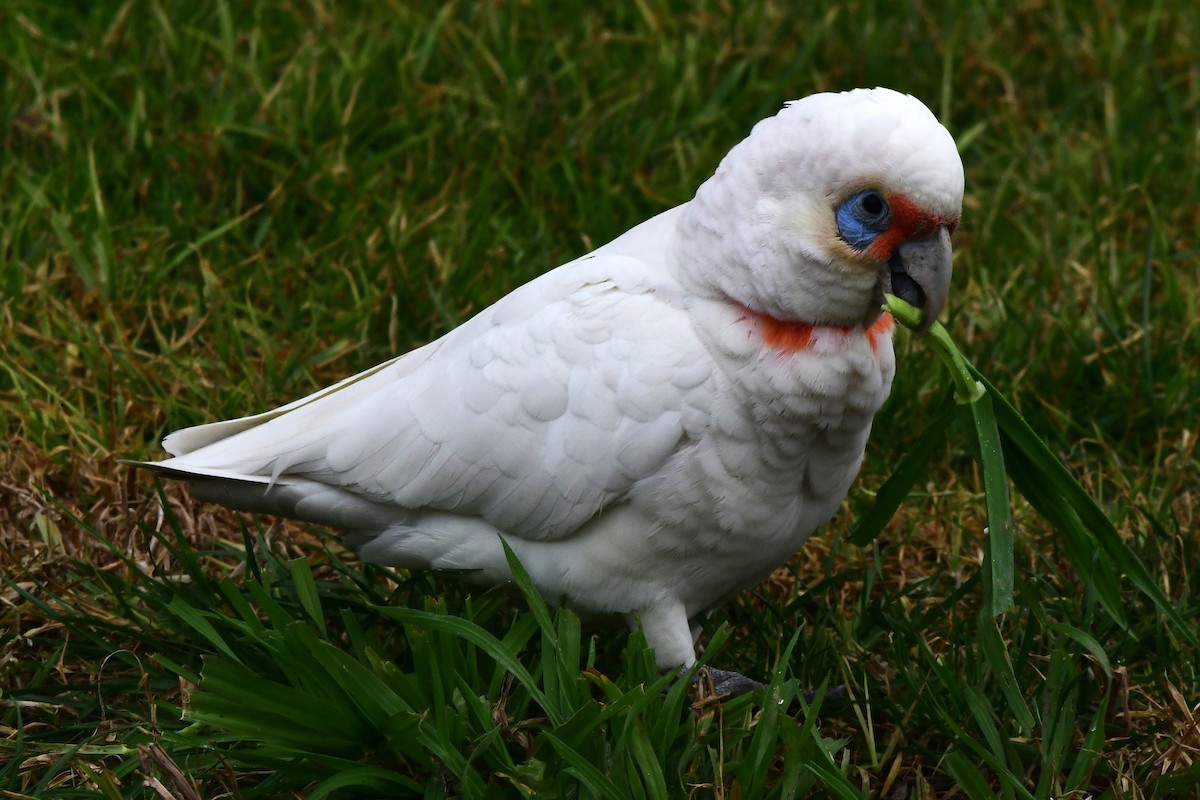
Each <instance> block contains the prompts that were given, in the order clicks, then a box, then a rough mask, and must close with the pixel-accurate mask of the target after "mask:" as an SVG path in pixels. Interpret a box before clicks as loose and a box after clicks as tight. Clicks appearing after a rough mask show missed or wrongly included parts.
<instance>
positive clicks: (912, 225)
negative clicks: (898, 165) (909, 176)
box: [867, 194, 958, 261]
mask: <svg viewBox="0 0 1200 800" xmlns="http://www.w3.org/2000/svg"><path fill="white" fill-rule="evenodd" d="M888 203H889V205H890V206H891V209H892V223H891V224H890V225H888V229H887V230H886V231H884V232H883V233H881V234H879V236H877V237H875V241H873V242H871V244H870V246H869V247H868V248H867V252H868V253H870V254H871V257H872V258H875V259H876V260H878V261H887V260H888V259H889V258H891V257H892V251H893V250H895V249H896V247H897V245H901V244H903V243H904V242H910V241H912V240H913V239H922V238H924V237H926V236H928V235H929V234H931V233H933V231H934V230H935V229H936V228H937V227H938V226H939V225H945V226H947V227H948V228H949V229H950V232H951V233H954V229H955V228H956V227H958V217H942V216H935V215H933V214H930V213H928V212H926V211H924V210H923V209H922V208H921V207H920V206H918V205H917V204H916V203H914V202H913V201H912V200H909V199H908V198H907V197H905V196H904V195H902V194H893V195H891V196H889V197H888Z"/></svg>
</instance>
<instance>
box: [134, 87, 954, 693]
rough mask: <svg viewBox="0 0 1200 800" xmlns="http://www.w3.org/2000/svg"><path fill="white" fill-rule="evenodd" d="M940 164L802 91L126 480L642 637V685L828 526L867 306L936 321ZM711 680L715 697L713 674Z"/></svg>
mask: <svg viewBox="0 0 1200 800" xmlns="http://www.w3.org/2000/svg"><path fill="white" fill-rule="evenodd" d="M962 197H963V167H962V162H961V160H960V159H959V156H958V151H957V149H956V147H955V143H954V140H953V138H952V137H951V136H950V134H949V133H948V132H947V131H946V129H945V128H944V127H942V125H941V124H939V123H938V121H937V119H936V118H935V117H934V115H933V114H932V113H931V112H930V111H929V109H928V108H926V107H925V106H924V105H923V104H922V103H921V102H920V101H919V100H916V99H915V98H913V97H910V96H907V95H904V94H900V93H898V92H895V91H892V90H889V89H869V90H865V89H860V90H855V91H851V92H845V93H839V94H817V95H812V96H810V97H806V98H804V99H802V100H797V101H794V102H791V103H788V104H787V105H786V106H785V107H784V108H783V110H781V111H780V112H779V113H778V114H776V115H775V116H773V117H770V118H769V119H766V120H763V121H762V122H760V123H758V124H757V125H756V126H755V127H754V129H753V131H752V132H751V133H750V135H749V137H748V138H746V139H745V140H744V141H743V142H741V143H740V144H738V145H737V146H736V147H734V148H733V149H732V150H731V151H730V152H729V154H728V155H727V156H726V157H725V158H724V160H723V161H722V162H721V164H720V166H719V167H718V168H717V171H716V173H715V174H714V175H713V176H712V177H711V178H709V179H708V180H707V181H705V182H704V183H703V184H702V185H701V186H700V188H699V189H698V190H697V192H696V196H695V197H694V198H693V199H692V200H691V201H690V202H687V203H684V204H683V205H681V206H678V207H676V208H674V209H671V210H669V211H666V212H664V213H662V214H659V215H658V216H656V217H654V218H652V219H650V220H649V221H647V222H645V223H643V224H641V225H638V226H637V227H635V228H633V229H632V230H630V231H628V232H627V233H625V234H624V235H622V236H620V237H618V238H617V239H615V240H614V241H612V242H610V243H608V244H606V245H604V246H603V247H600V248H599V249H597V250H595V251H594V252H592V253H589V254H587V255H585V256H581V257H580V258H577V259H575V260H574V261H571V262H569V263H567V264H564V265H563V266H561V267H558V268H557V269H554V270H552V271H550V272H548V273H546V274H544V275H542V276H541V277H539V278H536V279H535V280H533V281H531V282H529V283H527V284H525V285H524V286H522V287H520V288H518V289H516V290H515V291H513V292H512V293H511V294H509V295H508V296H506V297H504V298H502V299H501V300H499V301H498V302H497V303H496V304H495V305H493V306H491V307H489V308H487V309H485V310H484V311H482V312H480V313H479V314H478V315H477V316H475V317H474V318H473V319H471V320H470V321H469V322H467V323H465V324H463V325H462V326H461V327H459V328H457V329H455V330H453V331H451V332H450V333H448V334H446V335H445V336H443V337H442V338H440V339H438V340H437V341H435V342H433V343H431V344H428V345H426V346H424V347H421V348H419V349H417V350H414V351H412V352H410V353H407V354H406V355H402V356H399V357H397V358H395V359H392V360H391V361H388V362H386V363H384V364H381V365H379V366H377V367H375V368H374V369H370V370H367V371H366V372H363V373H361V374H359V375H355V376H353V377H351V378H347V379H346V380H343V381H342V382H340V383H338V384H336V385H334V386H331V387H329V388H327V389H324V390H322V391H319V392H317V393H315V394H313V395H310V396H309V397H305V398H303V399H301V400H297V401H296V402H294V403H291V404H289V405H286V406H283V407H282V408H278V409H275V410H274V411H268V412H266V413H263V414H258V415H256V416H251V417H245V418H242V419H236V420H230V421H226V422H217V423H214V424H209V425H201V426H198V427H193V428H188V429H186V430H181V431H178V432H176V433H172V434H171V435H170V436H168V437H167V438H166V440H165V441H164V442H163V447H164V448H165V449H166V450H167V451H168V452H170V453H171V454H172V456H173V457H172V458H169V459H167V460H165V461H161V462H158V463H147V464H142V465H141V466H146V467H149V468H151V469H153V470H155V471H156V472H158V473H160V474H162V475H164V476H167V477H170V478H179V479H183V480H186V481H190V482H191V483H192V490H193V493H194V494H195V495H196V496H197V497H200V498H203V499H205V500H209V501H213V502H216V503H220V504H222V505H225V506H229V507H231V508H235V509H241V510H245V511H255V512H265V513H270V514H279V515H283V516H287V517H292V518H296V519H301V520H307V521H310V522H314V523H317V524H321V525H327V526H331V527H334V528H337V529H341V530H343V531H344V532H345V533H346V541H347V543H348V544H349V545H350V546H352V547H353V548H354V549H356V550H357V552H358V553H359V554H360V556H361V557H362V558H363V559H365V560H368V561H373V562H379V563H383V564H390V565H394V566H398V567H406V568H423V569H454V570H469V571H470V572H469V573H468V579H471V580H476V581H479V582H483V583H499V582H505V581H509V580H511V577H512V576H511V572H510V570H509V566H508V561H507V559H506V556H505V553H504V548H503V546H502V544H501V542H502V541H506V542H507V543H508V545H509V546H510V547H511V549H512V551H513V552H514V553H515V554H516V556H518V557H519V559H520V560H521V562H522V564H523V565H524V567H525V569H526V570H527V571H528V572H529V575H530V577H531V579H532V581H533V583H534V585H535V586H536V587H537V588H538V590H539V591H540V592H541V593H542V594H543V595H544V596H545V597H546V599H547V600H548V601H550V602H560V601H562V602H566V603H567V604H569V605H570V606H572V607H574V608H576V609H578V610H580V611H582V612H584V613H588V614H602V615H624V616H625V617H626V618H628V619H629V620H630V621H631V623H632V622H634V621H636V620H640V622H641V625H642V626H643V629H644V631H645V636H646V639H647V641H648V642H649V644H650V645H651V646H652V647H653V648H654V651H655V654H656V658H657V661H658V663H659V665H660V666H661V667H662V668H672V667H686V666H689V665H691V664H692V663H694V661H695V658H696V654H695V639H696V636H697V634H698V631H699V627H698V625H697V623H696V620H697V618H698V617H699V616H701V615H703V613H704V612H706V611H707V610H709V609H711V608H713V607H714V606H715V605H716V604H719V603H721V602H722V601H723V600H724V599H726V598H728V597H729V596H730V595H732V594H734V593H736V592H738V591H739V590H742V589H745V588H747V587H749V586H751V585H753V584H755V583H757V582H759V581H761V580H762V579H763V578H765V577H766V576H767V575H768V574H769V573H770V572H771V571H772V570H774V569H775V568H776V567H778V566H779V565H780V564H782V563H784V562H785V561H787V559H788V558H789V557H790V556H791V555H792V554H793V553H795V552H796V550H797V549H799V548H800V546H801V545H802V544H803V543H804V541H805V540H806V539H807V538H808V537H809V536H810V535H811V534H812V533H813V531H814V530H815V529H816V528H817V527H818V526H820V525H821V524H822V523H824V522H826V521H827V520H829V518H830V517H831V516H832V515H833V514H834V512H835V511H836V509H837V508H838V506H839V505H840V503H841V502H842V499H843V498H844V497H845V495H846V492H847V491H848V490H849V488H850V485H851V482H852V481H853V480H854V477H855V474H856V473H857V472H858V469H859V465H860V463H861V461H862V458H863V451H864V448H865V446H866V442H867V436H868V433H869V432H870V429H871V419H872V417H873V416H874V415H875V413H876V411H878V410H879V408H880V406H881V405H882V404H883V402H884V400H885V398H886V397H887V395H888V391H889V388H890V386H891V382H892V376H893V373H894V372H895V356H894V353H893V350H892V327H893V323H892V319H891V317H890V316H888V315H886V314H883V313H882V312H881V308H880V306H881V302H882V296H883V293H884V292H885V291H890V292H892V293H894V294H897V295H899V296H900V297H902V298H903V299H906V300H908V301H909V302H911V303H913V304H914V305H917V306H919V307H921V308H922V310H923V319H924V322H925V324H926V326H927V325H928V324H930V323H932V321H933V319H934V318H935V317H936V315H937V314H938V312H939V311H940V310H941V308H942V306H943V305H944V303H945V300H946V296H947V292H948V289H949V283H950V272H951V251H950V234H951V232H952V231H953V230H954V227H955V225H956V224H957V222H958V219H959V215H960V212H961V205H962ZM726 674H727V675H728V676H730V682H729V683H728V684H727V685H728V686H729V687H731V688H734V689H736V688H737V686H738V685H739V684H738V683H737V681H736V680H734V679H736V678H740V676H737V675H736V673H726Z"/></svg>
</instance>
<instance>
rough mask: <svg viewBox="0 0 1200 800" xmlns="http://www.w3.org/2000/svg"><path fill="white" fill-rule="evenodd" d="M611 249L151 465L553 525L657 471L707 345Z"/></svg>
mask: <svg viewBox="0 0 1200 800" xmlns="http://www.w3.org/2000/svg"><path fill="white" fill-rule="evenodd" d="M659 220H661V218H659ZM659 220H652V221H651V222H658V221H659ZM637 230H638V229H635V231H637ZM631 233H632V232H631ZM641 233H642V235H643V236H644V235H645V234H646V233H647V232H646V231H642V232H641ZM616 244H618V243H614V245H616ZM620 249H621V248H620V247H614V246H612V245H610V246H609V247H608V248H602V249H601V250H600V251H597V252H596V253H594V254H592V255H591V256H585V257H584V258H582V259H579V260H578V261H576V262H573V263H571V264H568V265H566V266H564V267H560V268H559V269H557V270H554V271H553V272H550V273H547V274H546V275H543V276H542V277H541V278H538V279H537V280H535V281H533V282H531V283H529V284H527V285H526V286H523V287H521V288H520V289H518V290H517V291H515V292H513V293H512V294H510V295H509V296H507V297H505V298H504V299H503V300H501V301H500V302H498V303H496V304H495V305H494V306H492V307H491V308H489V309H487V310H485V311H484V312H482V313H481V314H479V315H478V316H476V317H475V318H474V319H472V320H470V321H469V322H468V323H466V324H465V325H463V326H461V327H460V328H457V329H456V330H454V331H452V332H450V333H449V334H447V335H446V336H445V337H443V338H442V339H440V340H438V341H436V342H434V343H432V344H430V345H427V346H426V347H423V348H421V349H419V350H416V351H413V352H412V353H409V354H407V355H405V356H401V357H400V358H397V359H394V360H392V361H390V362H387V363H385V364H382V365H380V366H378V367H376V368H374V369H372V370H368V371H367V372H364V373H362V374H360V375H357V376H354V377H353V378H350V379H347V380H345V381H343V382H341V383H339V384H337V385H335V386H333V387H330V388H329V389H326V390H323V391H322V392H318V393H316V394H314V395H312V396H311V397H308V398H304V399H302V400H298V401H296V402H295V403H292V404H290V405H288V406H284V407H283V408H281V409H277V410H275V411H272V412H268V413H267V414H262V415H258V416H256V417H248V418H246V419H243V420H233V421H229V422H223V423H216V424H214V425H206V426H201V427H198V428H192V429H188V430H185V431H180V432H179V433H176V434H172V436H170V437H168V439H167V440H166V441H165V442H164V446H166V447H167V448H168V450H170V451H171V452H174V453H176V454H177V457H176V458H174V459H170V460H168V461H166V462H162V464H161V469H163V470H164V471H169V472H173V473H175V474H177V475H178V474H181V473H184V474H191V475H195V476H212V477H217V478H227V479H231V480H234V481H253V482H260V483H266V484H272V483H275V482H278V483H280V484H285V485H286V484H287V483H288V481H289V479H292V480H294V479H296V478H303V479H307V480H310V481H317V482H319V483H320V484H324V485H327V486H332V487H338V488H341V489H343V490H345V491H348V492H350V493H353V494H354V495H355V496H357V497H359V498H362V499H364V500H368V501H372V502H373V503H374V504H378V505H383V506H398V507H400V508H404V509H413V510H421V509H438V510H443V511H453V512H455V513H457V514H464V515H471V516H478V517H481V518H483V519H484V520H486V521H487V522H488V523H490V524H491V525H493V526H494V527H496V528H497V529H499V530H501V531H504V532H506V533H509V534H513V535H518V536H524V537H530V538H542V539H555V538H560V537H562V536H565V535H567V534H569V533H570V532H571V531H573V530H575V529H576V528H578V527H579V526H580V525H581V524H583V523H584V522H586V521H587V520H588V519H590V518H591V517H593V516H594V515H595V514H596V513H598V512H599V511H600V510H601V509H602V508H604V507H605V506H607V505H609V504H611V503H613V502H615V501H618V500H619V499H620V498H621V497H622V496H624V494H625V493H626V492H627V491H628V490H629V489H630V487H631V486H633V485H634V484H635V483H636V482H637V481H638V480H641V479H642V478H645V477H648V476H650V475H652V474H653V473H654V472H655V471H657V470H658V469H659V468H660V467H661V466H662V464H663V463H664V462H665V461H666V460H667V458H668V457H669V456H670V455H671V454H672V453H673V452H675V450H676V449H677V448H678V447H679V445H680V443H681V441H682V440H683V439H684V438H685V415H686V414H688V413H689V411H690V410H693V409H694V407H695V406H696V404H697V403H699V404H700V405H705V403H704V401H703V400H702V399H701V395H703V392H697V389H698V387H700V386H701V385H702V384H704V383H705V382H706V381H707V380H708V378H709V375H710V367H711V364H710V360H709V358H710V357H709V356H708V354H707V351H706V350H705V349H704V347H703V346H702V345H701V344H700V342H699V341H698V340H697V338H696V336H695V334H694V333H693V331H692V328H691V324H690V322H689V321H688V318H687V315H686V314H685V312H684V308H683V302H684V301H683V296H682V294H681V293H680V292H679V290H678V288H677V287H675V285H674V283H673V281H672V280H671V279H670V278H669V276H668V275H667V273H666V271H665V270H664V269H662V268H661V267H660V266H658V265H655V266H653V267H651V266H648V265H647V262H646V261H644V260H642V259H635V258H632V257H630V256H625V255H621V254H620ZM266 507H267V506H266V505H264V508H266Z"/></svg>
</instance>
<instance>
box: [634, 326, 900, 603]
mask: <svg viewBox="0 0 1200 800" xmlns="http://www.w3.org/2000/svg"><path fill="white" fill-rule="evenodd" d="M706 311H707V313H702V314H701V322H700V324H698V326H697V327H698V329H699V330H700V331H701V332H702V335H704V336H706V337H707V338H708V339H709V341H708V345H709V349H710V352H712V353H713V354H714V361H715V368H714V369H713V371H712V375H713V377H712V380H711V382H710V383H709V384H708V386H707V393H706V395H705V402H704V403H703V404H701V405H702V411H703V413H701V414H698V415H696V416H695V417H694V419H693V424H692V427H691V428H690V429H689V430H688V431H687V442H686V444H685V446H683V447H682V448H680V450H679V451H677V452H676V453H675V454H674V455H673V456H672V458H671V461H670V462H669V463H668V464H667V465H666V468H665V469H663V470H661V471H660V472H659V473H658V474H657V475H656V476H655V477H654V478H653V479H651V480H648V481H645V482H643V483H642V484H640V485H639V486H638V487H637V489H636V490H635V493H634V497H633V498H632V499H633V500H634V502H635V504H638V505H640V506H642V507H643V510H644V511H645V512H646V513H648V514H649V515H650V516H652V517H653V518H654V519H655V520H656V522H657V527H656V532H655V534H654V536H655V540H656V545H657V546H659V547H661V548H663V549H664V550H670V551H671V552H673V553H674V554H675V555H676V556H688V555H695V556H697V557H698V558H704V559H708V560H709V562H710V563H711V559H712V556H713V555H714V554H719V555H721V556H722V560H721V561H720V562H719V563H721V565H722V571H723V572H724V573H725V574H726V575H728V576H729V578H730V580H731V582H732V583H736V584H738V585H737V586H731V587H730V588H729V591H733V590H735V589H736V588H740V586H741V585H745V584H748V583H753V582H754V581H756V580H758V579H760V578H761V577H762V576H763V575H765V574H767V573H769V572H770V571H771V570H772V569H774V568H775V567H776V566H778V565H779V564H780V563H782V562H783V561H785V560H786V559H787V558H788V557H789V556H790V555H791V554H792V553H794V552H795V551H796V550H797V549H799V547H800V546H801V545H802V544H803V542H804V540H805V539H806V538H808V536H809V535H810V534H811V533H812V532H813V531H814V530H815V529H816V528H817V527H818V526H820V525H821V524H823V523H825V522H826V521H828V520H829V518H830V517H831V516H832V515H833V514H834V512H835V511H836V510H837V508H838V506H839V505H840V504H841V502H842V500H843V498H844V497H845V495H846V492H847V491H848V489H849V488H850V485H851V483H852V482H853V480H854V477H855V475H856V474H857V473H858V468H859V465H860V464H861V462H862V458H863V452H864V449H865V447H866V442H867V437H868V435H869V434H870V429H871V422H872V419H873V417H874V415H875V413H876V412H877V411H878V410H879V408H880V406H881V405H882V404H883V402H884V400H886V398H887V394H888V391H889V389H890V387H891V381H892V377H893V374H894V371H895V356H894V354H893V351H892V345H891V330H890V327H885V326H878V327H876V328H869V329H866V330H863V329H857V330H855V329H843V328H822V327H819V326H812V327H811V329H810V330H808V331H807V332H806V334H805V338H806V341H805V342H804V347H787V348H784V347H779V346H777V345H778V341H776V342H774V343H773V342H772V340H771V335H772V333H776V334H777V333H778V331H774V332H772V331H767V330H764V329H763V326H762V324H761V322H760V321H759V320H755V319H752V318H747V317H745V316H744V315H739V314H738V313H737V311H736V310H729V309H727V308H726V309H722V308H716V309H707V310H706ZM792 343H793V344H794V343H795V342H792Z"/></svg>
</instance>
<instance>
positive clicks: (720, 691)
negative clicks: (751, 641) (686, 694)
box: [679, 667, 765, 697]
mask: <svg viewBox="0 0 1200 800" xmlns="http://www.w3.org/2000/svg"><path fill="white" fill-rule="evenodd" d="M686 671H687V670H686V669H680V670H679V674H680V675H682V674H683V673H684V672H686ZM695 685H696V686H697V687H698V688H704V689H707V688H708V686H709V685H711V686H712V695H713V696H714V697H737V696H738V695H741V694H746V693H747V692H753V691H754V690H755V689H762V688H763V686H764V685H765V684H762V683H759V682H758V681H756V680H754V679H753V678H747V677H746V676H745V675H743V674H742V673H740V672H732V671H729V670H723V669H713V668H712V667H706V668H704V669H701V670H700V674H699V675H697V676H696V681H695Z"/></svg>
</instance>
